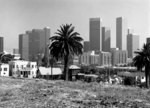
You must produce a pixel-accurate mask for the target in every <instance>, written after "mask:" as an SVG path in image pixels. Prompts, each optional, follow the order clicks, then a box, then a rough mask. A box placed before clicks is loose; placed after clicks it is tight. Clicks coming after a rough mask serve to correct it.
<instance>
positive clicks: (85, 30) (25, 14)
mask: <svg viewBox="0 0 150 108" xmlns="http://www.w3.org/2000/svg"><path fill="white" fill-rule="evenodd" d="M149 10H150V0H0V36H2V37H4V43H5V44H4V48H5V50H6V51H12V49H13V48H18V35H19V34H22V33H25V31H26V30H32V29H33V28H37V29H42V28H44V27H46V26H49V27H50V29H51V35H54V32H55V31H56V29H58V28H59V26H60V25H61V24H65V23H68V24H69V23H72V24H73V25H74V26H75V30H76V31H77V32H79V33H80V35H81V36H82V37H83V39H84V40H89V18H94V17H100V18H102V25H103V26H107V27H110V28H111V38H112V40H111V47H115V46H116V44H115V42H116V40H115V39H116V33H115V31H116V24H115V22H116V17H120V16H123V17H124V18H126V19H127V22H128V27H130V28H132V29H134V33H135V34H138V35H140V46H142V45H143V43H144V42H146V41H145V40H146V37H148V36H149V35H150V26H149V25H150V11H149Z"/></svg>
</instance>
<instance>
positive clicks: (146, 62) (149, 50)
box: [133, 43, 150, 88]
mask: <svg viewBox="0 0 150 108" xmlns="http://www.w3.org/2000/svg"><path fill="white" fill-rule="evenodd" d="M135 53H136V56H135V57H134V58H133V64H134V66H136V67H137V69H138V70H142V68H143V67H144V68H145V77H146V87H147V88H149V81H150V79H149V77H150V44H149V43H146V44H144V45H143V48H142V49H141V50H140V51H136V52H135Z"/></svg>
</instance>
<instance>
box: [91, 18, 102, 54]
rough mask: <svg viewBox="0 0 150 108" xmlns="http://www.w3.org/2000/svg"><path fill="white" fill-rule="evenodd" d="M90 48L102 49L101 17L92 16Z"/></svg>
mask: <svg viewBox="0 0 150 108" xmlns="http://www.w3.org/2000/svg"><path fill="white" fill-rule="evenodd" d="M89 23H90V25H89V26H90V30H89V32H90V33H89V34H90V50H95V51H101V49H102V39H101V19H100V18H90V22H89Z"/></svg>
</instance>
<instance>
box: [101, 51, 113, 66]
mask: <svg viewBox="0 0 150 108" xmlns="http://www.w3.org/2000/svg"><path fill="white" fill-rule="evenodd" d="M99 57H100V60H99V61H100V62H99V66H111V53H110V52H103V51H101V52H100V54H99Z"/></svg>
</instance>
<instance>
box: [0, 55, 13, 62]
mask: <svg viewBox="0 0 150 108" xmlns="http://www.w3.org/2000/svg"><path fill="white" fill-rule="evenodd" d="M13 59H14V56H13V55H11V54H5V53H1V54H0V61H1V62H2V63H8V62H9V61H11V60H13Z"/></svg>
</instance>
